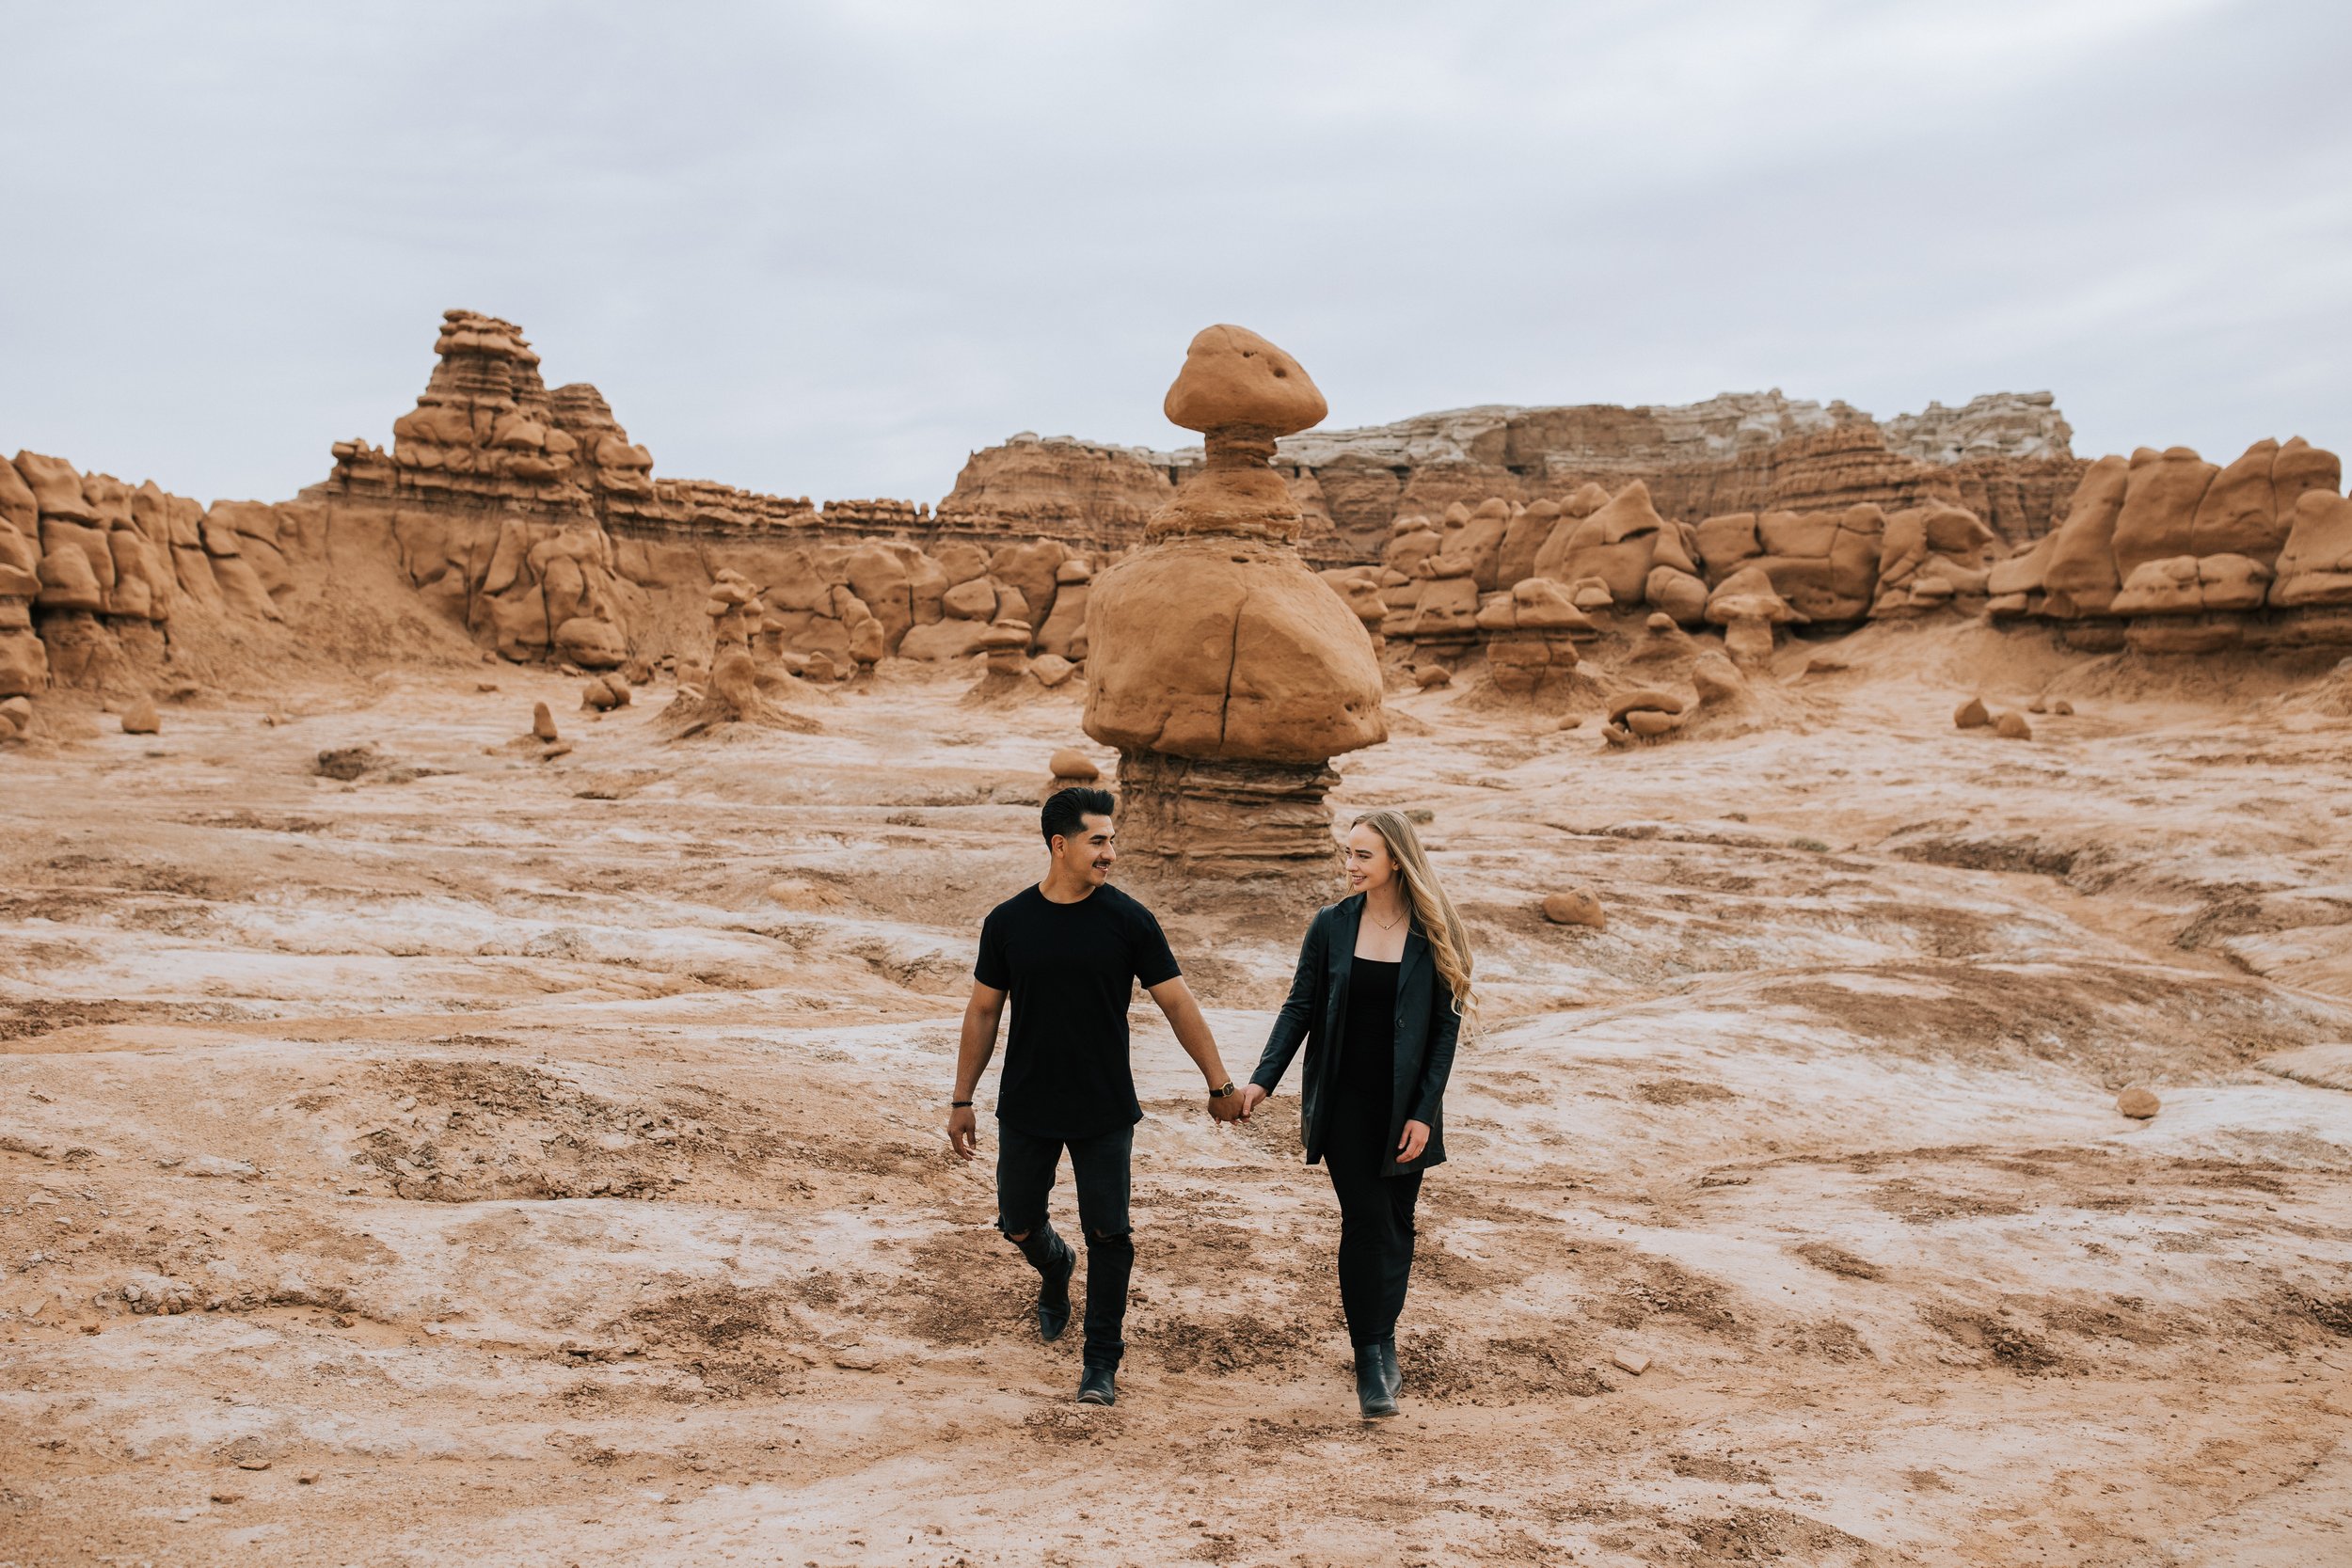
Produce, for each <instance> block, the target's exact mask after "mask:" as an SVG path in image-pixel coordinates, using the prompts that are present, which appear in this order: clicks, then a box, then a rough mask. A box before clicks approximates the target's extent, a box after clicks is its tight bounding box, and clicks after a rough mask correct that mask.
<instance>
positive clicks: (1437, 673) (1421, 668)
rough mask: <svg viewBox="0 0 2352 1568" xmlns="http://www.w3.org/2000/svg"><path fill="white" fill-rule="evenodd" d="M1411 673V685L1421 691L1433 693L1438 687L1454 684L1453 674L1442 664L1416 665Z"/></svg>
mask: <svg viewBox="0 0 2352 1568" xmlns="http://www.w3.org/2000/svg"><path fill="white" fill-rule="evenodd" d="M1411 673H1412V677H1413V684H1414V685H1415V686H1418V687H1420V688H1421V689H1422V690H1423V691H1434V690H1436V689H1438V687H1441V686H1452V685H1453V684H1454V672H1453V671H1451V670H1449V669H1447V668H1446V667H1445V666H1444V665H1442V664H1416V665H1414V666H1413V668H1412V671H1411Z"/></svg>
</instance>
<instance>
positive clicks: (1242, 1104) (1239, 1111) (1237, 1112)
mask: <svg viewBox="0 0 2352 1568" xmlns="http://www.w3.org/2000/svg"><path fill="white" fill-rule="evenodd" d="M1209 1115H1211V1116H1212V1117H1216V1119H1217V1120H1219V1121H1248V1119H1249V1108H1248V1103H1247V1102H1246V1101H1243V1099H1242V1097H1241V1095H1240V1094H1239V1093H1238V1092H1236V1093H1233V1094H1224V1095H1218V1094H1213V1095H1211V1096H1209Z"/></svg>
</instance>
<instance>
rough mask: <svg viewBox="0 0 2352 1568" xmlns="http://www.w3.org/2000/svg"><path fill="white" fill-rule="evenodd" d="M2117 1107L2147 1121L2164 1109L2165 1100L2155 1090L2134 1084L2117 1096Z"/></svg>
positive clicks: (2130, 1115)
mask: <svg viewBox="0 0 2352 1568" xmlns="http://www.w3.org/2000/svg"><path fill="white" fill-rule="evenodd" d="M2115 1108H2116V1109H2117V1110H2119V1111H2121V1112H2122V1113H2123V1114H2124V1115H2125V1116H2127V1117H2132V1118H2134V1119H2135V1120H2137V1121H2146V1120H2147V1119H2148V1118H2149V1117H2153V1116H2154V1115H2155V1114H2156V1113H2157V1112H2158V1111H2161V1110H2163V1109H2164V1101H2161V1100H2158V1099H2157V1098H2156V1091H2155V1090H2153V1089H2149V1088H2142V1087H2140V1086H2139V1085H2133V1086H2132V1087H2130V1088H2128V1089H2125V1090H2124V1091H2123V1092H2122V1094H2119V1095H2117V1096H2116V1097H2115Z"/></svg>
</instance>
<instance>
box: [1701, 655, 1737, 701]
mask: <svg viewBox="0 0 2352 1568" xmlns="http://www.w3.org/2000/svg"><path fill="white" fill-rule="evenodd" d="M1691 684H1692V686H1694V687H1696V688H1698V692H1699V701H1700V702H1702V703H1732V702H1737V701H1739V700H1740V698H1742V697H1744V696H1746V695H1747V694H1748V677H1747V676H1745V675H1743V674H1741V673H1740V667H1739V666H1738V665H1736V664H1734V663H1732V662H1731V660H1730V658H1729V657H1726V656H1724V655H1723V654H1718V653H1705V654H1701V655H1700V656H1699V657H1698V660H1697V662H1695V663H1693V664H1692V666H1691Z"/></svg>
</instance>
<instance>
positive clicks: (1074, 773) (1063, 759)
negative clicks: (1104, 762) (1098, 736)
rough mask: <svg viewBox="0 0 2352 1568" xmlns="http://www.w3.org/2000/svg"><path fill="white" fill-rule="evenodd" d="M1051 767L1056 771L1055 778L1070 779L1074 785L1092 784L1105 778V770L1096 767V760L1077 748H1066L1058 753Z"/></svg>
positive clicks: (1055, 754)
mask: <svg viewBox="0 0 2352 1568" xmlns="http://www.w3.org/2000/svg"><path fill="white" fill-rule="evenodd" d="M1050 766H1051V767H1052V768H1053V769H1054V777H1056V778H1057V779H1068V780H1069V781H1071V783H1073V784H1092V783H1094V781H1095V780H1097V779H1099V778H1101V777H1102V776H1103V770H1102V769H1101V768H1097V767H1095V766H1094V759H1093V758H1092V757H1089V756H1088V755H1087V754H1086V753H1085V752H1081V751H1079V750H1078V749H1077V748H1076V747H1075V746H1065V747H1063V748H1062V749H1061V750H1060V751H1058V752H1055V753H1054V760H1053V762H1052V764H1051V765H1050Z"/></svg>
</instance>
